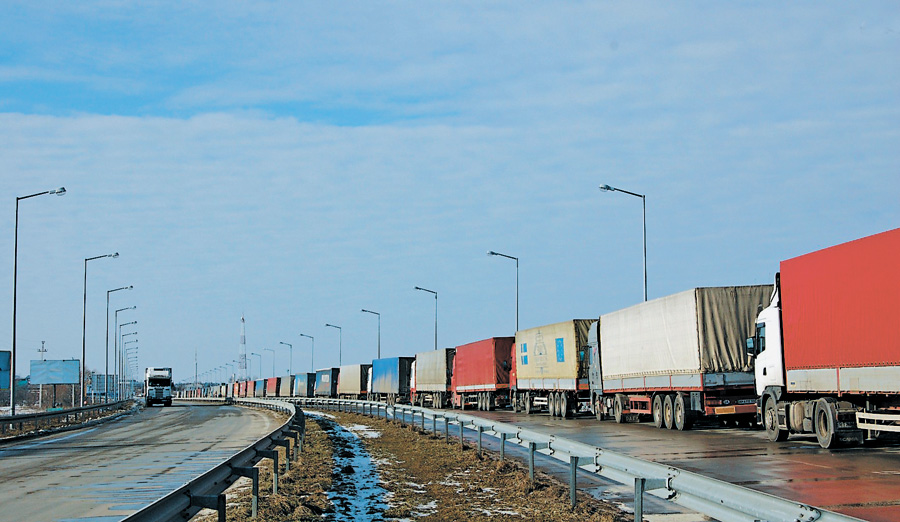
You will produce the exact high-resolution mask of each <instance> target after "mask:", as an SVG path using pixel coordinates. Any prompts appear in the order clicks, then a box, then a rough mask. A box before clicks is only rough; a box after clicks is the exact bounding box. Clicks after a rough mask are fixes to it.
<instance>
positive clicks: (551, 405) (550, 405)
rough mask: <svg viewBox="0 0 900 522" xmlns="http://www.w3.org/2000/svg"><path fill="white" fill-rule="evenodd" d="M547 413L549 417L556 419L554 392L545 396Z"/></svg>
mask: <svg viewBox="0 0 900 522" xmlns="http://www.w3.org/2000/svg"><path fill="white" fill-rule="evenodd" d="M547 411H548V412H549V413H550V416H551V417H556V392H550V395H548V396H547Z"/></svg>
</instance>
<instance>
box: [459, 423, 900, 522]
mask: <svg viewBox="0 0 900 522" xmlns="http://www.w3.org/2000/svg"><path fill="white" fill-rule="evenodd" d="M465 413H467V414H471V415H476V416H479V417H482V418H490V419H494V420H497V421H501V422H506V423H509V424H515V425H518V426H522V427H523V428H528V429H532V430H535V431H540V432H543V433H548V434H555V435H557V436H560V437H565V438H567V439H571V440H576V441H579V442H583V443H586V444H591V445H594V446H599V447H601V448H605V449H609V450H612V451H615V452H618V453H624V454H627V455H631V456H634V457H638V458H641V459H645V460H651V461H654V462H659V463H661V464H667V465H671V466H675V467H677V468H681V469H684V470H688V471H693V472H695V473H699V474H702V475H705V476H708V477H713V478H717V479H720V480H723V481H726V482H731V483H733V484H738V485H741V486H745V487H748V488H750V489H754V490H757V491H763V492H766V493H769V494H772V495H776V496H779V497H782V498H786V499H790V500H795V501H798V502H803V503H807V504H810V505H813V506H816V507H821V508H825V509H828V510H831V511H836V512H838V513H844V514H847V515H851V516H854V517H858V518H861V519H864V520H870V521H872V522H897V521H900V443H897V442H896V441H895V442H878V441H874V442H867V443H866V446H864V447H858V448H845V449H837V450H826V449H822V448H821V447H819V445H818V443H817V442H816V438H815V436H807V437H798V436H792V438H791V440H789V441H787V442H783V443H770V442H769V441H768V440H767V439H766V435H765V432H763V431H754V430H749V429H738V428H720V427H700V428H698V429H695V430H692V431H688V432H678V431H672V430H660V429H657V428H655V427H653V425H652V424H650V423H640V424H616V423H615V422H613V421H602V422H600V421H597V420H596V419H594V418H593V417H586V416H585V417H578V418H575V419H554V418H551V417H550V416H548V415H546V414H537V415H524V414H516V413H512V412H509V411H495V412H477V411H475V412H471V411H466V412H465ZM795 437H796V438H795ZM563 469H564V468H563ZM579 480H582V479H581V478H579ZM585 486H586V485H582V487H585ZM606 494H609V495H612V496H616V495H615V492H614V491H613V492H610V491H606ZM629 495H630V492H629V491H628V488H626V489H625V490H623V495H622V497H621V499H622V500H624V499H626V498H628V497H629Z"/></svg>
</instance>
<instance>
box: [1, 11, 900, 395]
mask: <svg viewBox="0 0 900 522" xmlns="http://www.w3.org/2000/svg"><path fill="white" fill-rule="evenodd" d="M898 122H900V6H898V4H897V3H896V2H866V3H864V4H847V3H843V2H836V1H828V2H816V3H795V4H781V3H760V2H727V3H721V2H691V3H679V4H671V3H668V2H564V3H561V2H520V1H498V2H409V1H392V2H377V1H376V2H356V1H352V2H338V3H334V2H325V3H322V2H276V1H272V2H231V1H220V2H214V3H209V2H167V1H156V2H125V1H102V2H100V1H98V2H91V1H85V2H74V3H73V2H62V1H59V2H38V3H35V2H4V3H3V4H0V272H3V273H5V274H6V275H5V276H2V277H0V296H5V298H3V299H0V317H5V318H7V326H6V327H5V328H4V327H0V332H2V331H4V329H5V331H6V335H5V336H4V337H5V338H6V340H5V341H2V342H0V349H9V348H8V347H9V345H10V344H11V341H12V320H11V318H12V301H13V299H12V294H13V275H12V273H13V261H14V241H15V231H14V228H15V217H16V197H22V196H26V195H29V194H33V193H36V192H41V191H44V190H47V189H51V188H56V187H59V186H64V187H65V188H66V190H67V193H66V195H65V196H63V197H57V196H51V195H46V196H40V197H35V198H30V199H27V200H22V201H20V202H19V219H18V255H17V260H18V276H17V351H18V355H17V365H18V371H17V373H18V374H19V375H27V374H28V364H29V361H30V360H32V359H37V358H39V353H38V352H37V349H39V348H40V347H41V342H42V341H45V342H46V348H47V353H46V356H47V358H50V359H69V358H79V357H80V356H81V347H82V324H84V325H85V329H84V332H85V333H84V336H85V346H86V354H87V355H86V366H87V368H88V369H89V370H93V371H100V372H102V371H103V369H104V364H105V363H104V360H105V357H106V344H105V332H106V324H107V322H106V320H105V318H104V313H105V310H106V304H107V303H106V300H107V291H108V290H112V289H114V288H119V287H122V286H129V285H133V287H134V288H133V290H123V291H118V292H113V293H111V294H109V297H110V309H111V310H113V311H114V310H116V309H122V308H126V307H130V306H136V307H137V308H136V309H135V310H126V311H122V312H120V313H119V317H118V322H119V323H120V324H121V323H125V322H130V321H137V325H131V326H128V327H125V331H126V332H127V331H129V330H128V329H129V328H136V332H137V333H136V334H135V335H132V336H130V337H128V338H127V339H130V340H137V342H136V343H130V345H129V348H134V347H135V346H136V347H137V355H138V363H137V364H138V366H139V367H140V368H141V371H143V368H144V367H146V366H170V367H172V368H173V369H174V374H175V379H176V380H178V381H192V380H193V378H194V371H195V356H196V361H197V364H196V368H197V370H198V372H201V373H204V374H205V375H206V376H208V379H207V380H209V379H211V378H217V379H222V378H223V377H225V376H226V375H227V374H231V373H232V369H234V370H235V371H237V369H236V368H233V367H234V366H235V365H234V363H233V361H234V360H236V359H238V355H239V349H240V344H239V342H240V319H241V316H242V315H243V316H244V317H245V318H246V342H247V352H248V354H250V353H258V354H260V356H261V357H257V356H253V355H248V357H249V361H250V365H251V368H250V369H251V371H252V373H253V375H254V376H259V375H260V373H262V376H264V377H265V376H271V375H272V374H273V367H274V373H275V374H278V375H284V374H286V373H288V371H289V370H292V371H293V372H294V373H297V372H301V371H310V370H311V369H313V368H315V369H318V368H325V367H332V366H337V365H338V364H339V362H340V363H342V364H356V363H369V362H371V360H372V359H374V358H375V357H376V350H377V348H376V346H377V335H378V334H377V332H378V318H377V317H375V316H374V315H371V314H367V313H362V312H361V311H360V310H361V309H364V308H365V309H368V310H373V311H376V312H379V313H380V314H381V353H382V356H383V357H394V356H401V355H403V356H406V355H414V354H415V353H418V352H422V351H427V350H431V349H433V348H434V314H435V299H434V296H433V295H431V294H429V293H426V292H421V291H416V290H414V287H416V286H420V287H425V288H428V289H431V290H434V291H436V292H437V293H438V299H437V307H438V312H437V313H438V344H439V346H440V347H452V346H457V345H461V344H465V343H469V342H473V341H477V340H481V339H485V338H488V337H493V336H507V335H513V334H514V332H515V330H516V265H515V262H514V261H512V260H509V259H504V258H500V257H489V256H487V255H486V252H487V251H488V250H494V251H497V252H501V253H504V254H507V255H511V256H515V257H518V258H519V272H518V281H519V286H518V288H519V298H518V322H519V326H520V328H523V329H524V328H529V327H535V326H540V325H545V324H550V323H555V322H559V321H564V320H568V319H573V318H594V317H598V316H599V315H601V314H604V313H608V312H612V311H615V310H618V309H622V308H625V307H628V306H631V305H634V304H637V303H639V302H640V301H641V300H642V299H643V249H642V248H643V247H642V221H643V219H642V207H641V200H640V199H639V198H636V197H633V196H630V195H628V194H625V193H622V192H603V191H600V190H599V186H600V185H603V184H609V185H611V186H613V187H618V188H622V189H624V190H628V191H631V192H635V193H639V194H645V195H646V200H645V201H646V230H647V232H646V233H647V272H648V288H649V298H650V299H654V298H658V297H663V296H666V295H670V294H673V293H677V292H680V291H683V290H686V289H689V288H693V287H702V286H725V285H746V284H768V283H771V282H772V280H773V277H774V273H775V272H776V271H777V270H778V263H779V261H781V260H783V259H788V258H791V257H794V256H797V255H801V254H804V253H807V252H811V251H814V250H817V249H820V248H824V247H827V246H831V245H834V244H838V243H842V242H845V241H849V240H852V239H856V238H860V237H864V236H868V235H871V234H875V233H878V232H882V231H885V230H890V229H893V228H897V227H898V226H900V169H898V167H900V123H898ZM113 252H118V253H119V257H118V258H114V259H113V258H101V259H97V260H93V261H90V262H88V263H87V267H88V268H87V283H86V286H85V282H84V281H85V279H84V278H85V262H84V259H85V258H89V257H94V256H98V255H104V254H108V253H113ZM85 288H86V301H83V299H84V289H85ZM83 305H84V310H85V312H84V316H83V315H82V309H83ZM109 317H110V319H109V323H110V325H111V326H110V331H111V332H113V331H115V324H114V323H115V322H116V321H115V318H114V317H113V313H110V316H109ZM326 323H331V324H334V325H338V326H341V330H340V331H338V330H337V329H334V328H328V327H325V326H324V325H325V324H326ZM301 333H303V334H306V335H310V336H313V337H314V338H315V341H314V343H315V353H314V354H312V353H311V348H312V344H313V343H312V342H311V341H310V339H308V338H306V337H302V336H300V334H301ZM113 339H114V334H112V333H110V335H109V341H110V344H111V345H112V344H113ZM282 342H284V343H290V344H292V345H293V348H288V346H286V345H282V344H280V343H282ZM269 350H273V351H269ZM110 352H112V349H110ZM339 352H340V356H339ZM313 357H314V359H313ZM111 360H112V354H111V353H110V361H111ZM227 363H231V364H232V367H228V366H227ZM260 363H261V364H260ZM110 364H112V362H110ZM223 366H224V367H226V368H227V370H222V371H211V370H212V369H214V368H218V367H223ZM260 369H261V370H262V372H260Z"/></svg>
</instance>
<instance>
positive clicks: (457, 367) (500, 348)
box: [451, 337, 516, 411]
mask: <svg viewBox="0 0 900 522" xmlns="http://www.w3.org/2000/svg"><path fill="white" fill-rule="evenodd" d="M515 344H516V338H515V337H492V338H490V339H485V340H483V341H477V342H474V343H469V344H464V345H462V346H457V347H456V357H455V358H454V359H453V372H452V377H453V378H452V383H451V387H452V390H453V396H452V398H451V403H452V405H453V407H454V408H461V409H466V408H469V407H471V408H475V409H478V410H482V411H484V410H493V409H494V408H495V407H505V406H509V404H510V389H509V384H510V370H511V369H512V360H513V357H512V351H513V347H514V346H515Z"/></svg>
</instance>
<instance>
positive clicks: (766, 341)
mask: <svg viewBox="0 0 900 522" xmlns="http://www.w3.org/2000/svg"><path fill="white" fill-rule="evenodd" d="M898 267H900V228H898V229H893V230H889V231H886V232H882V233H879V234H875V235H872V236H868V237H865V238H861V239H857V240H855V241H850V242H848V243H843V244H840V245H836V246H832V247H829V248H826V249H823V250H819V251H816V252H812V253H809V254H805V255H802V256H799V257H795V258H792V259H788V260H785V261H782V262H781V264H780V267H779V269H780V270H779V272H778V273H777V274H776V275H775V288H774V291H773V293H772V298H771V302H770V304H769V306H768V307H767V308H765V309H764V310H762V311H761V312H759V316H758V317H757V318H756V324H755V326H756V329H755V332H754V333H753V336H752V337H751V338H748V339H747V341H746V349H747V352H748V354H749V355H751V356H754V357H755V358H756V368H755V373H756V393H757V395H758V400H757V402H756V413H757V419H758V421H759V422H761V423H762V425H763V427H764V428H765V430H766V435H767V436H768V438H769V440H770V441H773V442H779V441H784V440H786V439H787V438H788V436H789V435H791V434H803V433H806V434H811V433H814V434H815V436H816V439H817V441H818V443H819V445H820V446H822V447H823V448H834V447H837V446H841V445H858V444H862V443H863V442H864V438H878V437H880V436H883V435H890V434H892V432H893V433H894V434H895V433H897V432H900V320H898V319H900V269H898ZM895 436H896V435H895Z"/></svg>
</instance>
